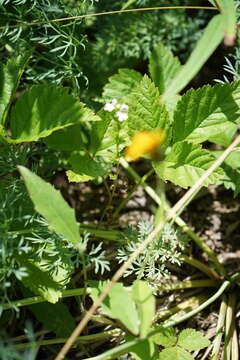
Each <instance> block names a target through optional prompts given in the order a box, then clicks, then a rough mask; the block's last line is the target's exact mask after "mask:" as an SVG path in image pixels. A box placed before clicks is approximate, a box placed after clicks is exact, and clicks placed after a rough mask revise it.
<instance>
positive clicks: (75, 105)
mask: <svg viewBox="0 0 240 360" xmlns="http://www.w3.org/2000/svg"><path fill="white" fill-rule="evenodd" d="M96 120H99V118H98V117H97V116H96V115H94V114H93V113H92V111H91V110H90V109H88V108H85V107H84V104H82V103H81V102H80V101H78V100H77V99H75V98H74V97H73V96H72V95H69V94H68V89H66V88H63V87H60V86H47V85H36V86H33V87H32V88H31V89H30V90H28V91H26V92H25V93H24V94H23V95H22V96H21V98H20V99H19V100H18V101H17V103H16V105H15V106H14V108H13V110H12V114H11V130H12V138H13V140H14V142H16V143H20V142H25V141H36V140H38V139H40V138H43V137H47V136H48V135H50V134H51V133H53V132H54V131H57V130H59V129H62V128H64V127H66V126H70V125H73V124H77V123H80V122H85V121H86V122H87V121H96Z"/></svg>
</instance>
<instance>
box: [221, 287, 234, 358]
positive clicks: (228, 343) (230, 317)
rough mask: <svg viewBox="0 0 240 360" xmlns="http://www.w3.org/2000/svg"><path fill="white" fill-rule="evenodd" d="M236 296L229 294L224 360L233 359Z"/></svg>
mask: <svg viewBox="0 0 240 360" xmlns="http://www.w3.org/2000/svg"><path fill="white" fill-rule="evenodd" d="M235 305H236V295H235V294H229V298H228V304H227V312H226V324H225V341H224V357H223V359H224V360H231V359H232V356H231V354H232V337H233V333H234V328H235V319H234V312H235Z"/></svg>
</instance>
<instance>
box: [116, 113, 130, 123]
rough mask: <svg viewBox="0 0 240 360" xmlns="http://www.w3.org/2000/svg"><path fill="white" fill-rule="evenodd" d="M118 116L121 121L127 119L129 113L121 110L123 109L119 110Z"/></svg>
mask: <svg viewBox="0 0 240 360" xmlns="http://www.w3.org/2000/svg"><path fill="white" fill-rule="evenodd" d="M116 116H117V118H118V120H119V121H125V120H127V119H128V114H127V113H124V112H121V111H118V112H117V113H116Z"/></svg>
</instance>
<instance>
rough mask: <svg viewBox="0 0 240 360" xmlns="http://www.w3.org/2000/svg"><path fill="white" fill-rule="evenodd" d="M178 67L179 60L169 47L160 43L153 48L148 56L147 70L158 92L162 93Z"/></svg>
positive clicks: (179, 66)
mask: <svg viewBox="0 0 240 360" xmlns="http://www.w3.org/2000/svg"><path fill="white" fill-rule="evenodd" d="M180 68H181V64H180V61H179V60H178V58H177V57H175V56H173V54H172V52H171V50H170V49H168V48H167V47H165V46H164V45H163V44H161V43H160V44H159V45H158V46H157V47H156V48H155V49H154V51H153V53H152V55H151V58H150V63H149V72H150V75H151V77H152V79H153V81H154V83H155V85H156V86H157V87H158V89H159V92H160V94H162V93H164V91H165V90H166V89H167V87H168V86H169V84H170V83H171V81H172V79H173V78H174V77H175V76H176V74H177V72H178V71H179V70H180Z"/></svg>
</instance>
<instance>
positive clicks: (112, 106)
mask: <svg viewBox="0 0 240 360" xmlns="http://www.w3.org/2000/svg"><path fill="white" fill-rule="evenodd" d="M116 107H117V99H112V101H111V102H110V103H106V104H105V105H104V110H105V111H110V112H111V111H113V110H115V109H116Z"/></svg>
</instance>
